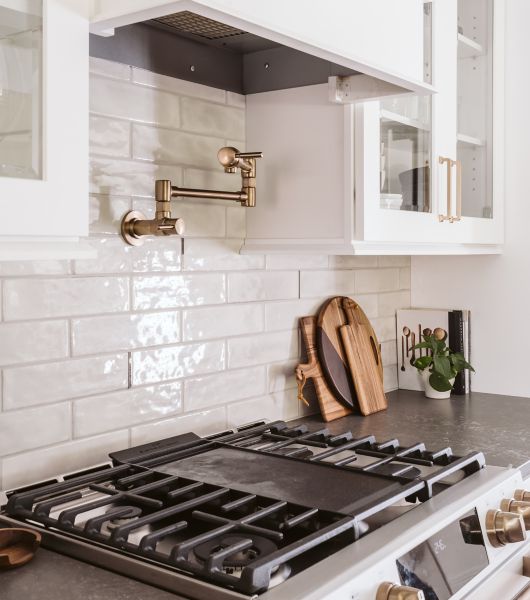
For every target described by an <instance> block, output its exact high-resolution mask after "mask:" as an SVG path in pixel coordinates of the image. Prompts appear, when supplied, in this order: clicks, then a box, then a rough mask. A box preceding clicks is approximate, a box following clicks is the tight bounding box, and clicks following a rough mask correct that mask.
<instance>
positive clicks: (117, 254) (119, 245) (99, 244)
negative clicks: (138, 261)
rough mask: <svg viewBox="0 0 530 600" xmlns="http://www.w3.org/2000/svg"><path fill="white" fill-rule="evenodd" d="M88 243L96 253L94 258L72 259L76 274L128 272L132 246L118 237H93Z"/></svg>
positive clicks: (130, 269) (130, 267) (129, 270)
mask: <svg viewBox="0 0 530 600" xmlns="http://www.w3.org/2000/svg"><path fill="white" fill-rule="evenodd" d="M89 242H90V245H91V246H92V247H93V248H94V250H95V251H96V253H97V256H96V258H94V259H83V260H75V261H74V273H75V274H76V275H94V274H100V273H130V272H131V271H132V257H131V254H132V246H129V245H128V244H125V243H124V242H123V240H122V239H121V238H119V237H102V238H96V237H93V238H91V239H90V240H89Z"/></svg>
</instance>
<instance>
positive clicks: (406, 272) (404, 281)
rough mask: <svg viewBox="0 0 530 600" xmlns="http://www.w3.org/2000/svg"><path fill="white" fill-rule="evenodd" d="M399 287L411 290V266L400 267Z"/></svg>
mask: <svg viewBox="0 0 530 600" xmlns="http://www.w3.org/2000/svg"><path fill="white" fill-rule="evenodd" d="M399 288H400V289H402V290H410V267H408V268H401V269H399Z"/></svg>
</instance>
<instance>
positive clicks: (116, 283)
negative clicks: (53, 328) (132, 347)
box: [4, 277, 129, 320]
mask: <svg viewBox="0 0 530 600" xmlns="http://www.w3.org/2000/svg"><path fill="white" fill-rule="evenodd" d="M128 308H129V281H128V279H127V278H125V277H88V278H73V277H70V278H68V279H10V280H7V281H6V282H5V284H4V318H5V319H6V320H14V319H41V318H49V317H59V316H63V315H65V316H66V315H87V314H97V313H109V312H119V311H124V310H127V309H128Z"/></svg>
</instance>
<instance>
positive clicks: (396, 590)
mask: <svg viewBox="0 0 530 600" xmlns="http://www.w3.org/2000/svg"><path fill="white" fill-rule="evenodd" d="M375 600H425V596H424V594H423V592H422V591H421V590H418V589H416V588H412V587H407V586H405V585H396V584H395V583H389V582H388V581H385V583H382V584H381V585H380V586H379V588H378V589H377V596H376V597H375Z"/></svg>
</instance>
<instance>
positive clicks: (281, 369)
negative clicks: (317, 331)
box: [267, 358, 300, 393]
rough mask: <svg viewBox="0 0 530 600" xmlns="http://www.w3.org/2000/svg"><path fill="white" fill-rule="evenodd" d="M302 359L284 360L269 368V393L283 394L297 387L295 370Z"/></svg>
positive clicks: (272, 364)
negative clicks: (284, 391)
mask: <svg viewBox="0 0 530 600" xmlns="http://www.w3.org/2000/svg"><path fill="white" fill-rule="evenodd" d="M299 362H300V359H298V358H297V359H296V360H283V361H281V362H275V363H271V364H270V365H268V366H267V392H268V393H271V392H281V391H283V390H290V389H292V388H295V387H296V386H297V384H296V378H295V376H294V370H295V368H296V366H297V365H298V363H299Z"/></svg>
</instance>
